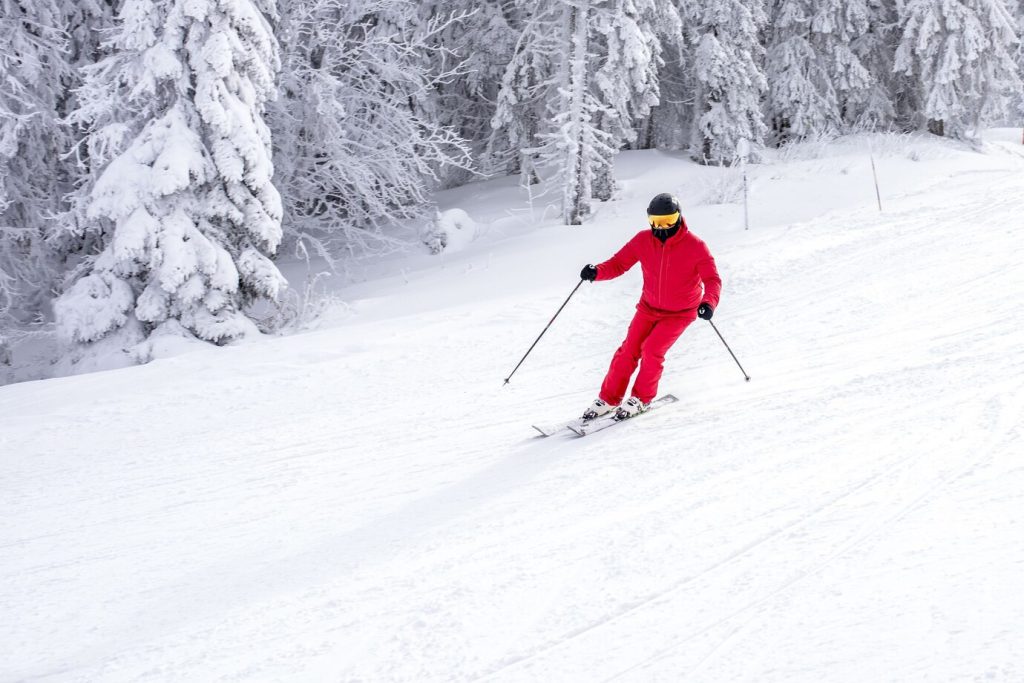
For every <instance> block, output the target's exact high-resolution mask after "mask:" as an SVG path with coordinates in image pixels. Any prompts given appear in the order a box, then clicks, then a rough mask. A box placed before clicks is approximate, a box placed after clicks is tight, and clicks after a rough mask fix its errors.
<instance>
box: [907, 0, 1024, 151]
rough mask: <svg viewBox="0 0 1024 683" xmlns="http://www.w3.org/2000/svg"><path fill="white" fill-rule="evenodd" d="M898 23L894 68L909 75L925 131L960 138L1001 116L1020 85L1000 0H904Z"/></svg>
mask: <svg viewBox="0 0 1024 683" xmlns="http://www.w3.org/2000/svg"><path fill="white" fill-rule="evenodd" d="M900 25H901V27H902V37H901V40H900V44H899V47H898V48H897V50H896V63H895V69H896V71H897V72H899V73H902V74H905V75H907V76H909V77H913V79H914V85H915V91H916V93H915V94H916V97H917V102H918V106H919V111H920V112H921V115H922V116H923V118H924V119H925V123H926V124H927V127H928V130H929V131H931V132H932V133H935V134H936V135H949V136H951V137H957V138H960V137H964V136H966V135H967V134H968V131H969V130H970V129H972V128H973V129H977V127H978V125H979V124H980V123H981V122H983V121H985V120H989V119H992V118H996V117H999V116H1002V115H1005V113H1006V110H1007V105H1008V102H1009V99H1010V98H1011V97H1012V96H1013V95H1014V94H1015V93H1017V92H1019V90H1020V87H1021V80H1020V75H1019V74H1018V70H1017V65H1016V64H1015V63H1014V60H1013V50H1014V49H1015V47H1016V45H1017V36H1016V30H1015V27H1014V21H1013V17H1012V16H1011V14H1010V12H1009V10H1008V8H1007V5H1006V2H1005V0H909V2H907V4H906V5H905V6H904V7H903V9H902V11H901V13H900Z"/></svg>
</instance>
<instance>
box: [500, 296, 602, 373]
mask: <svg viewBox="0 0 1024 683" xmlns="http://www.w3.org/2000/svg"><path fill="white" fill-rule="evenodd" d="M584 282H585V280H583V279H582V278H581V279H580V281H579V284H577V285H576V287H575V288H574V289H573V290H572V293H570V294H569V296H568V297H566V299H565V303H563V304H562V305H561V306H559V308H558V310H557V311H555V315H554V316H552V318H551V320H550V322H548V324H547V325H546V326H545V327H544V330H543V331H542V332H541V333H540V335H538V337H537V338H536V339H535V340H534V341H533V344H531V345H530V348H529V349H527V350H526V355H524V356H523V357H522V359H521V360H520V361H519V365H522V364H523V361H524V360H526V356H529V355H530V351H533V347H534V346H536V345H537V342H539V341H540V338H541V337H543V336H544V332H547V331H548V328H549V327H551V323H553V322H555V318H557V317H558V314H559V313H561V312H562V309H563V308H565V305H566V304H567V303H569V299H571V298H572V295H573V294H575V293H576V290H577V289H579V288H580V285H582V284H583V283H584ZM519 365H516V367H515V369H514V370H512V372H511V373H509V376H508V377H506V378H505V384H508V381H509V380H510V379H512V375H514V374H516V370H518V369H519Z"/></svg>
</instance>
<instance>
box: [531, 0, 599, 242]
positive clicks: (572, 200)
mask: <svg viewBox="0 0 1024 683" xmlns="http://www.w3.org/2000/svg"><path fill="white" fill-rule="evenodd" d="M557 9H558V10H560V18H561V29H562V30H561V40H560V42H561V43H562V44H563V45H564V46H566V49H565V51H564V52H563V53H562V59H561V60H560V62H559V63H558V65H557V69H556V74H557V77H558V80H559V81H560V85H559V88H558V93H559V97H557V98H554V99H553V100H552V103H553V104H554V107H553V109H552V110H551V111H550V115H551V122H552V124H553V127H554V130H553V131H552V132H550V133H545V134H542V135H541V136H540V137H541V139H542V140H544V145H543V146H542V147H541V149H540V150H539V153H540V157H541V158H542V159H544V160H546V161H548V162H550V163H552V166H553V167H554V168H557V169H558V173H557V177H558V178H560V179H561V182H562V220H563V221H564V222H565V224H566V225H580V224H582V223H583V219H584V218H586V217H587V216H588V215H589V214H590V211H591V204H590V202H591V198H592V196H593V182H594V171H595V169H596V168H597V167H598V166H600V165H601V164H602V163H605V162H604V160H605V159H607V158H608V157H610V156H611V155H613V154H614V153H615V147H614V146H613V145H614V144H615V139H614V137H613V135H612V134H611V133H609V132H607V131H605V130H602V129H601V128H600V126H599V123H600V121H601V119H602V118H607V117H610V116H611V115H612V112H611V109H610V108H609V107H607V106H605V105H603V104H602V103H601V102H600V100H599V99H598V98H597V96H596V94H595V92H594V86H593V81H592V79H593V69H594V56H593V49H594V45H593V43H592V33H591V28H590V27H591V21H592V20H593V12H594V7H593V3H592V2H589V1H587V0H584V1H583V2H574V3H572V4H569V3H566V4H562V3H559V5H558V8H557Z"/></svg>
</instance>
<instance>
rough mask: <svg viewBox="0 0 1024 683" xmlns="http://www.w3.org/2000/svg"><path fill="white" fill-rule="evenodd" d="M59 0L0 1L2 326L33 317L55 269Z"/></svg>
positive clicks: (62, 60)
mask: <svg viewBox="0 0 1024 683" xmlns="http://www.w3.org/2000/svg"><path fill="white" fill-rule="evenodd" d="M63 9H64V8H63V7H62V6H61V5H60V4H59V3H58V2H57V1H56V0H0V331H2V328H3V327H5V326H7V325H11V324H15V323H24V322H28V321H30V320H33V319H38V318H39V317H41V316H42V315H43V311H44V307H45V300H46V299H47V298H48V292H49V289H50V288H51V287H52V285H53V283H54V280H55V277H56V274H57V268H56V263H55V254H54V253H53V250H52V249H51V247H50V246H49V244H48V243H47V241H46V238H47V235H48V231H49V229H50V222H51V218H52V217H53V216H54V215H56V214H57V213H58V212H59V210H60V208H61V203H60V200H61V197H62V196H63V195H64V194H65V193H66V192H67V191H69V190H70V187H69V185H68V175H67V173H66V172H65V171H64V169H63V161H62V160H61V153H62V152H64V151H66V148H67V147H68V146H69V144H70V141H69V138H68V135H67V129H66V127H64V126H62V125H61V123H60V116H61V113H62V112H61V106H62V102H63V101H64V100H65V99H66V97H67V88H68V87H69V82H70V79H71V76H72V70H71V66H70V64H69V61H68V55H69V45H68V36H67V34H66V33H65V31H64V25H65V15H64V11H63Z"/></svg>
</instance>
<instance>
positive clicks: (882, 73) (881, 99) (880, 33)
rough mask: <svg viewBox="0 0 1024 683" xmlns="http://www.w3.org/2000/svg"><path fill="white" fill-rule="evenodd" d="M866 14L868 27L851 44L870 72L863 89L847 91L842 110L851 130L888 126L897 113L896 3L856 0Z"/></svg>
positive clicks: (875, 128)
mask: <svg viewBox="0 0 1024 683" xmlns="http://www.w3.org/2000/svg"><path fill="white" fill-rule="evenodd" d="M858 2H862V3H863V6H864V8H865V12H866V14H867V17H868V20H867V27H866V28H865V30H864V31H863V32H862V33H861V34H860V35H858V36H855V37H853V39H852V41H851V44H850V47H851V49H852V50H853V53H854V54H855V55H856V56H857V59H859V60H860V63H861V64H863V65H864V68H865V69H867V71H868V73H869V74H870V80H869V83H868V86H867V88H866V89H863V90H851V91H850V92H848V93H847V101H846V107H845V112H844V115H845V116H844V117H845V119H846V123H847V125H848V126H849V127H850V128H851V129H853V130H880V129H886V128H888V127H889V126H890V125H891V124H892V123H893V122H894V121H895V120H896V119H897V117H898V116H899V107H898V97H899V93H900V91H901V87H900V86H899V84H898V82H897V80H896V78H895V77H894V74H893V61H894V60H895V56H896V43H897V34H896V30H895V28H896V25H897V20H896V18H897V17H896V5H895V3H894V2H892V0H858Z"/></svg>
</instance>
